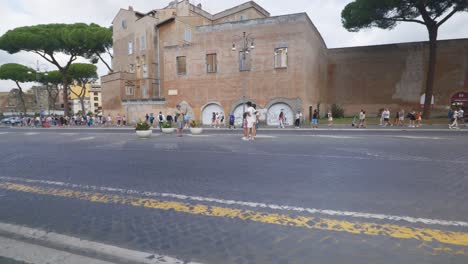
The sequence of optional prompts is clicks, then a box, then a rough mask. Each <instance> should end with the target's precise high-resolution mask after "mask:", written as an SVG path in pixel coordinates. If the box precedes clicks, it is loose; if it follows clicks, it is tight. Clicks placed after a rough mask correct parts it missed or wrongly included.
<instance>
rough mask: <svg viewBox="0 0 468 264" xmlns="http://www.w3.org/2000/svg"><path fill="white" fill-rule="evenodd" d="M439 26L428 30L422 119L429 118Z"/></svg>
mask: <svg viewBox="0 0 468 264" xmlns="http://www.w3.org/2000/svg"><path fill="white" fill-rule="evenodd" d="M438 30H439V28H438V27H437V26H434V27H432V28H428V31H429V65H428V70H427V79H426V97H425V101H424V112H423V117H424V119H429V118H431V106H432V96H433V94H434V79H435V71H436V64H437V34H438Z"/></svg>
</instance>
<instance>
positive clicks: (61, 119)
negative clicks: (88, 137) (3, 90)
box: [19, 114, 127, 127]
mask: <svg viewBox="0 0 468 264" xmlns="http://www.w3.org/2000/svg"><path fill="white" fill-rule="evenodd" d="M19 125H20V126H24V127H69V126H88V127H92V126H100V127H110V126H114V125H116V126H127V117H126V116H125V115H124V116H121V115H120V114H118V115H117V116H116V122H115V123H114V120H113V117H112V116H111V115H110V114H109V115H107V117H106V116H93V115H72V116H63V115H62V116H59V115H49V116H46V115H43V116H36V117H27V116H25V117H22V118H21V123H20V124H19Z"/></svg>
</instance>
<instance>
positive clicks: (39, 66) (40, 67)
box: [28, 60, 48, 115]
mask: <svg viewBox="0 0 468 264" xmlns="http://www.w3.org/2000/svg"><path fill="white" fill-rule="evenodd" d="M47 70H48V67H47V65H45V64H39V60H37V61H36V82H39V75H40V74H41V73H43V74H44V76H47V75H48V73H47ZM28 74H32V72H30V71H29V72H28ZM34 95H35V97H36V100H35V101H36V104H37V102H38V101H39V100H38V95H37V87H36V89H35V90H34ZM39 110H40V112H42V105H40V109H39ZM41 115H42V114H41Z"/></svg>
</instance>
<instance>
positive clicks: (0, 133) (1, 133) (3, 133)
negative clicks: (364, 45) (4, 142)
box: [0, 132, 10, 135]
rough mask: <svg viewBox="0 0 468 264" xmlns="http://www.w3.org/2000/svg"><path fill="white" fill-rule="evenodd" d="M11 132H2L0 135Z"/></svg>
mask: <svg viewBox="0 0 468 264" xmlns="http://www.w3.org/2000/svg"><path fill="white" fill-rule="evenodd" d="M8 133H10V132H0V135H5V134H8Z"/></svg>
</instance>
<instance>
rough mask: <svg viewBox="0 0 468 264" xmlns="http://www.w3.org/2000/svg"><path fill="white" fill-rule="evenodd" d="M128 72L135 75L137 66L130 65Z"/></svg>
mask: <svg viewBox="0 0 468 264" xmlns="http://www.w3.org/2000/svg"><path fill="white" fill-rule="evenodd" d="M128 72H129V73H135V64H129V65H128Z"/></svg>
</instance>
